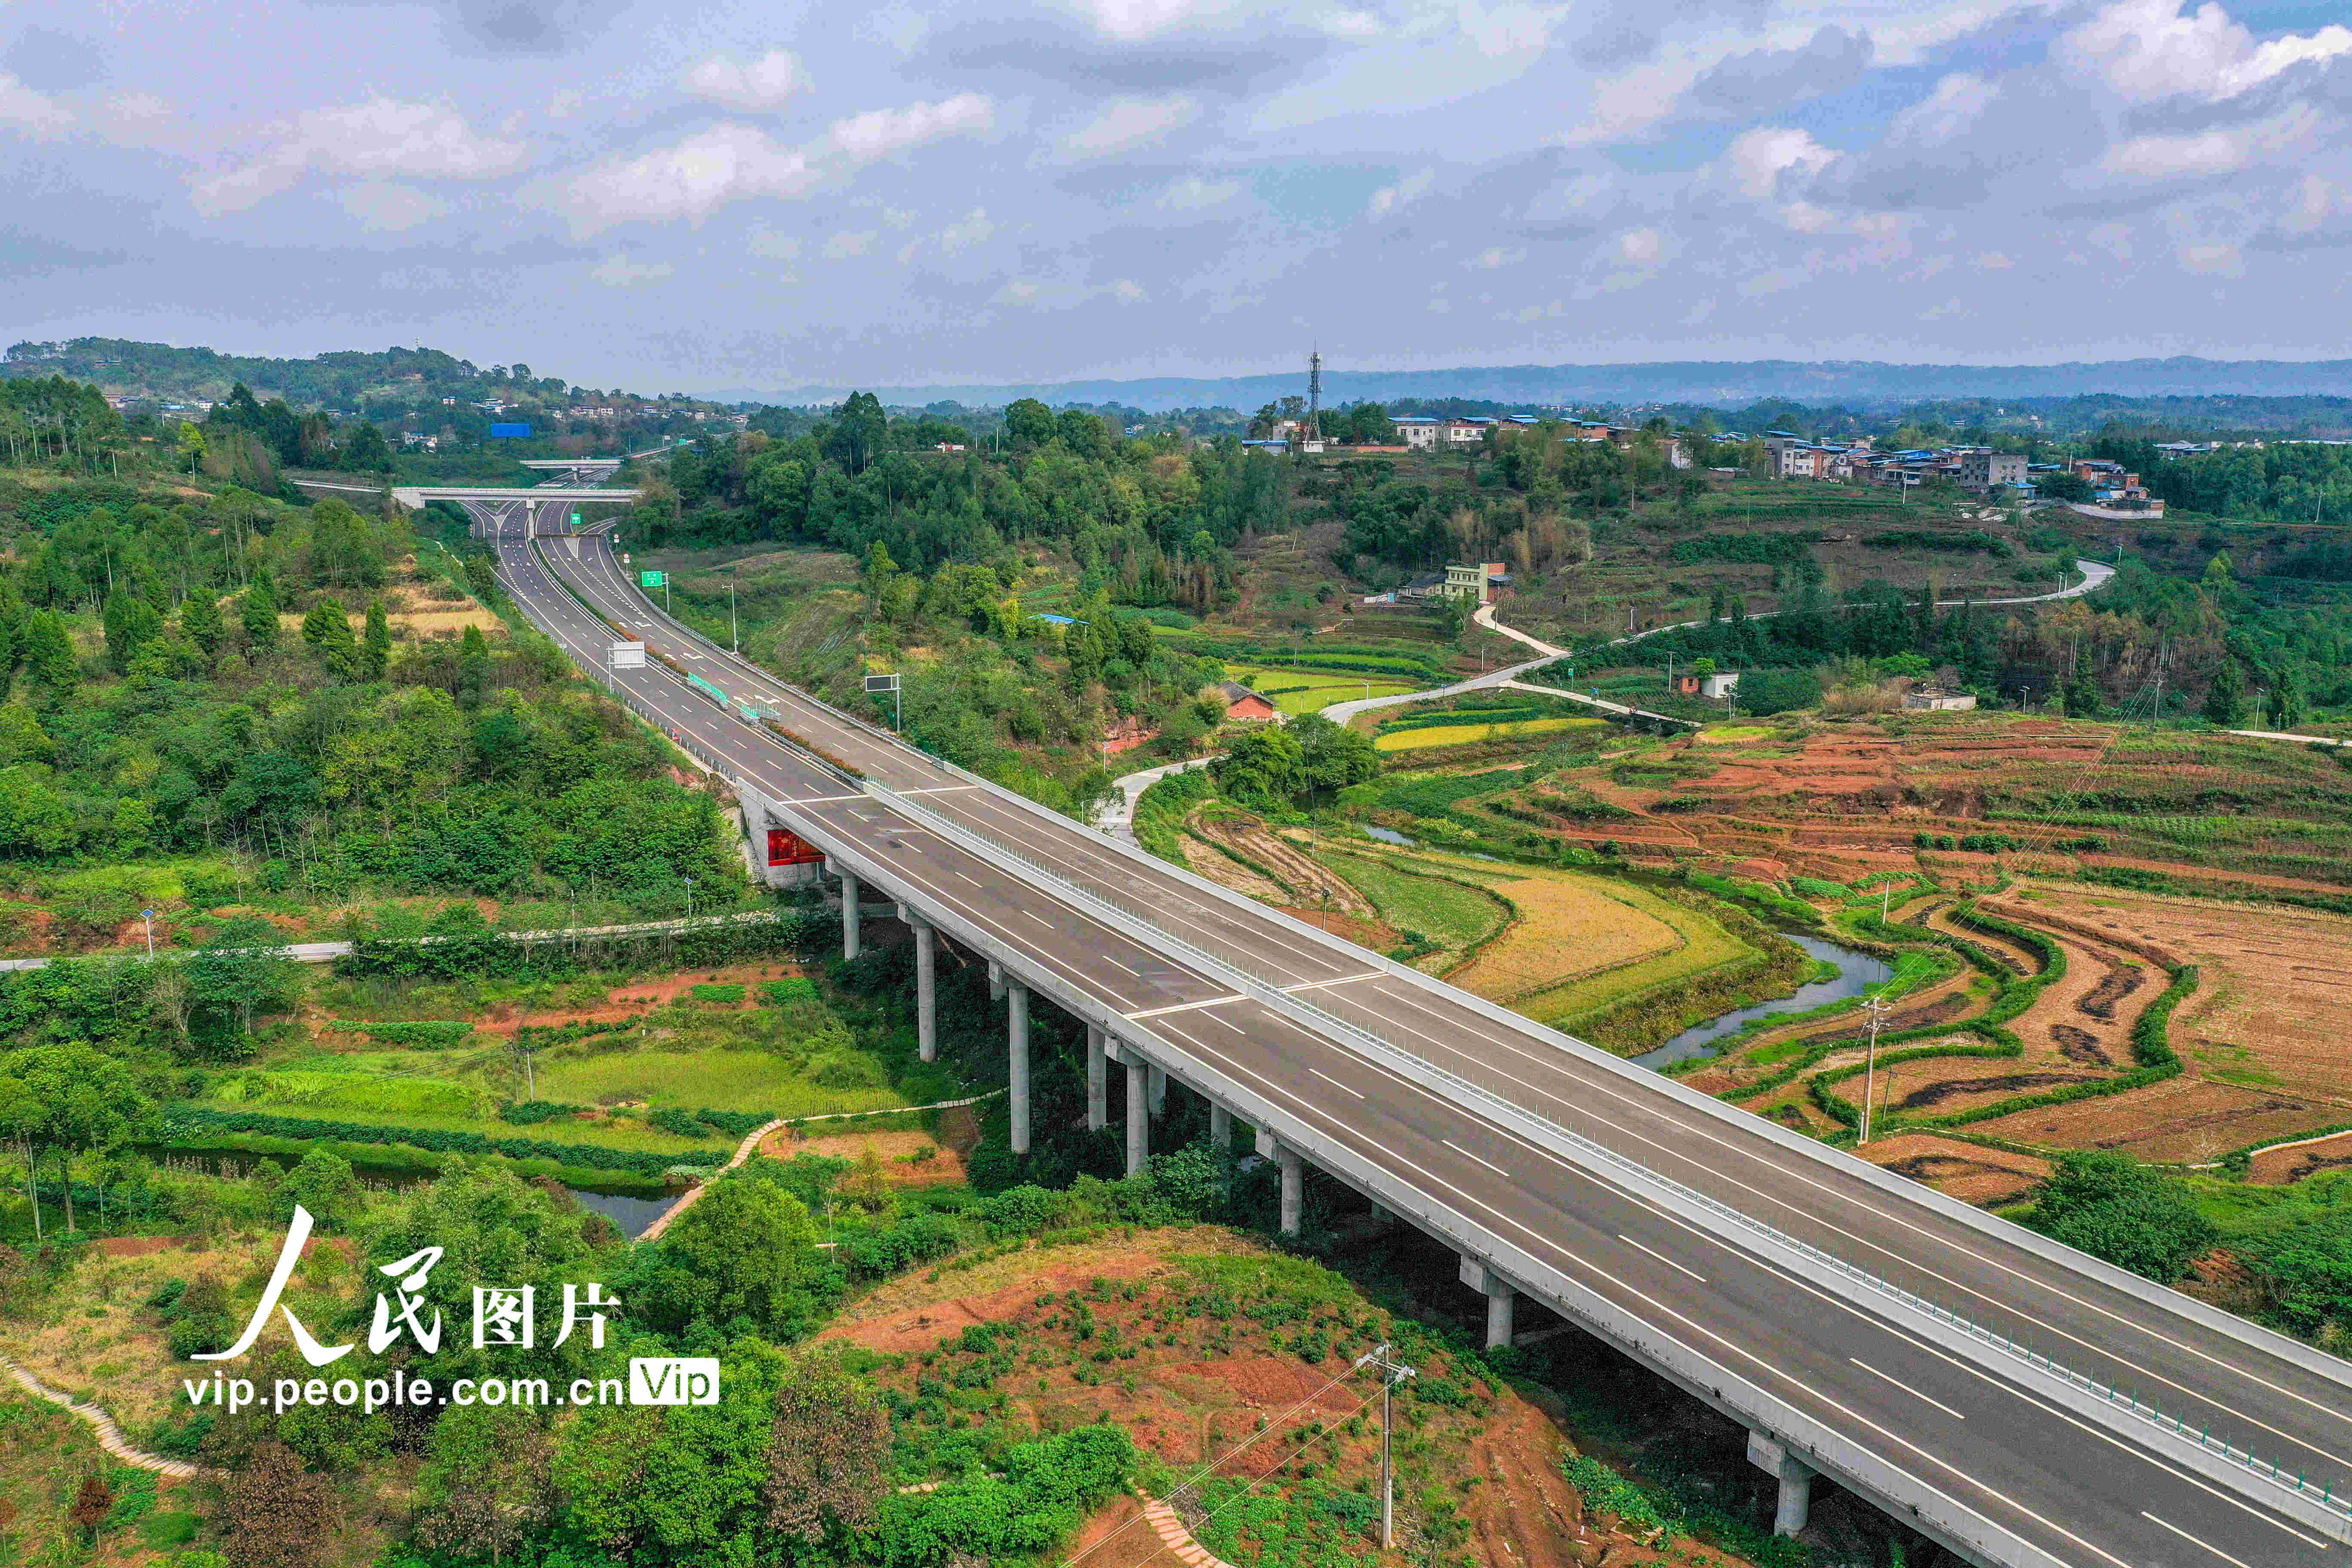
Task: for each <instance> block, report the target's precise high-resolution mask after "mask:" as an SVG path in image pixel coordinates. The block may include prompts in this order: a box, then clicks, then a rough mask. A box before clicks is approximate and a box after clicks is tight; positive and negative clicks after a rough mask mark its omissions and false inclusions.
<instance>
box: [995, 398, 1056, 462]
mask: <svg viewBox="0 0 2352 1568" xmlns="http://www.w3.org/2000/svg"><path fill="white" fill-rule="evenodd" d="M1004 433H1005V435H1007V436H1009V437H1012V438H1013V449H1014V450H1015V451H1023V450H1026V449H1027V448H1029V447H1042V446H1044V445H1045V443H1046V442H1048V441H1050V440H1052V439H1053V438H1054V411H1053V410H1052V409H1050V408H1048V407H1046V406H1045V405H1044V404H1042V403H1040V402H1038V401H1037V400H1036V399H1035V398H1034V397H1023V398H1019V399H1016V400H1015V401H1013V402H1012V403H1009V404H1007V405H1005V408H1004Z"/></svg>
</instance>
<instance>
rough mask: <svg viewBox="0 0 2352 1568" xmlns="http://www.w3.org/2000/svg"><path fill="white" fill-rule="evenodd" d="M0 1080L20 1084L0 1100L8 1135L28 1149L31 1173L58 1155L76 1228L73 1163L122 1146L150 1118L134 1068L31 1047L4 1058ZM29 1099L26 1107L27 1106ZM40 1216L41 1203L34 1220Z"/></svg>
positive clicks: (88, 1053)
mask: <svg viewBox="0 0 2352 1568" xmlns="http://www.w3.org/2000/svg"><path fill="white" fill-rule="evenodd" d="M0 1078H5V1079H12V1080H14V1082H15V1083H16V1085H17V1086H19V1087H18V1088H17V1089H15V1090H10V1091H7V1093H6V1094H5V1097H0V1117H5V1119H6V1122H7V1126H6V1131H8V1132H9V1133H10V1134H11V1135H13V1136H14V1137H15V1138H16V1140H18V1141H19V1142H21V1143H22V1144H23V1146H24V1148H25V1150H26V1173H27V1174H28V1175H30V1174H31V1173H33V1172H35V1171H37V1170H38V1168H39V1163H40V1159H41V1156H42V1155H43V1154H45V1153H46V1154H48V1155H51V1156H53V1157H54V1158H55V1159H56V1160H57V1162H58V1166H59V1168H60V1172H61V1173H62V1174H63V1175H64V1177H65V1197H66V1228H67V1229H68V1231H70V1230H72V1229H74V1228H75V1221H74V1205H73V1162H74V1157H75V1156H76V1155H77V1154H88V1153H90V1152H95V1151H97V1150H100V1149H104V1148H108V1147H110V1146H112V1145H114V1144H117V1143H121V1142H124V1141H126V1140H128V1139H129V1138H131V1136H132V1135H133V1134H134V1133H136V1132H138V1131H142V1129H144V1128H145V1127H146V1125H147V1123H148V1122H149V1121H152V1118H153V1115H154V1110H155V1103H154V1101H153V1100H150V1099H149V1098H148V1097H147V1096H146V1095H144V1094H142V1092H140V1089H139V1086H138V1083H137V1081H136V1080H135V1079H132V1077H131V1071H130V1069H129V1068H125V1067H124V1066H123V1065H122V1064H121V1062H119V1061H116V1060H115V1059H114V1058H111V1057H110V1056H107V1055H105V1054H103V1053H102V1052H100V1051H98V1050H96V1049H94V1048H93V1047H89V1046H86V1045H80V1044H74V1045H64V1046H33V1047H26V1048H24V1049H21V1050H15V1051H11V1052H9V1053H8V1054H7V1055H6V1056H5V1057H0ZM28 1100H29V1103H27V1101H28ZM38 1219H39V1215H38V1213H37V1205H36V1214H35V1220H36V1224H37V1222H38Z"/></svg>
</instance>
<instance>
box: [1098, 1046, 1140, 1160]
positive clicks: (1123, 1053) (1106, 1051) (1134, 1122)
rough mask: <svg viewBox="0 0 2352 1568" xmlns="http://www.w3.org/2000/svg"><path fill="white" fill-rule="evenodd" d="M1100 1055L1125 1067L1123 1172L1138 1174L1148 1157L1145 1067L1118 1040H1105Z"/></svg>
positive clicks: (1137, 1057)
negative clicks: (1124, 1148) (1125, 1108)
mask: <svg viewBox="0 0 2352 1568" xmlns="http://www.w3.org/2000/svg"><path fill="white" fill-rule="evenodd" d="M1103 1055H1104V1057H1105V1058H1107V1059H1108V1060H1110V1061H1115V1062H1117V1063H1118V1064H1119V1066H1121V1067H1122V1068H1126V1069H1127V1072H1126V1078H1127V1173H1128V1174H1129V1175H1130V1176H1139V1175H1141V1174H1143V1167H1144V1165H1145V1164H1146V1163H1148V1162H1149V1161H1150V1158H1151V1111H1150V1098H1149V1096H1150V1085H1149V1082H1148V1078H1147V1074H1148V1070H1149V1069H1148V1068H1146V1067H1145V1066H1144V1062H1143V1058H1141V1057H1139V1056H1137V1055H1136V1054H1135V1051H1134V1048H1133V1047H1129V1046H1128V1045H1125V1044H1123V1043H1122V1042H1120V1041H1118V1040H1115V1039H1107V1040H1105V1041H1104V1042H1103Z"/></svg>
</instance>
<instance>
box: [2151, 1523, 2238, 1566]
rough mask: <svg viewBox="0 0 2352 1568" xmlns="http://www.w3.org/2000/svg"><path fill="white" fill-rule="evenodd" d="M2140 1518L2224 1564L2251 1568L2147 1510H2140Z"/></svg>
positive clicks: (2210, 1543)
mask: <svg viewBox="0 0 2352 1568" xmlns="http://www.w3.org/2000/svg"><path fill="white" fill-rule="evenodd" d="M2139 1516H2140V1518H2142V1519H2144V1520H2146V1521H2148V1523H2150V1524H2154V1525H2159V1526H2161V1527H2163V1528H2164V1529H2166V1530H2168V1531H2172V1533H2173V1534H2175V1535H2177V1536H2179V1537H2180V1539H2181V1540H2183V1541H2185V1542H2189V1545H2191V1546H2202V1547H2203V1548H2205V1550H2206V1551H2208V1552H2211V1553H2212V1554H2213V1555H2214V1556H2216V1557H2219V1558H2220V1559H2221V1561H2222V1562H2224V1563H2237V1565H2238V1568H2249V1565H2248V1564H2247V1563H2243V1562H2241V1561H2240V1560H2239V1559H2237V1558H2235V1557H2232V1556H2231V1555H2230V1554H2229V1553H2228V1552H2224V1551H2222V1550H2221V1548H2220V1547H2218V1546H2216V1545H2214V1544H2213V1543H2212V1542H2208V1541H2200V1540H2198V1539H2197V1538H2196V1537H2195V1536H2193V1535H2191V1534H2189V1532H2188V1531H2185V1530H2183V1529H2181V1528H2180V1527H2179V1525H2177V1524H2175V1523H2173V1522H2172V1521H2170V1520H2165V1519H2158V1518H2157V1517H2156V1515H2154V1514H2152V1513H2150V1512H2148V1511H2147V1510H2146V1509H2142V1510H2139Z"/></svg>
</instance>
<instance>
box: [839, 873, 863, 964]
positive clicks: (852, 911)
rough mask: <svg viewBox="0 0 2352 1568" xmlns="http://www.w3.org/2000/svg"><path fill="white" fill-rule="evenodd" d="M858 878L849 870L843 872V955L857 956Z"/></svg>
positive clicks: (846, 957) (849, 957) (848, 957)
mask: <svg viewBox="0 0 2352 1568" xmlns="http://www.w3.org/2000/svg"><path fill="white" fill-rule="evenodd" d="M859 919H860V915H859V911H858V908H857V878H856V876H855V875H854V874H852V873H850V872H848V871H844V872H843V873H842V874H841V956H842V957H843V958H844V959H852V958H856V956H857V922H858V920H859Z"/></svg>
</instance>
